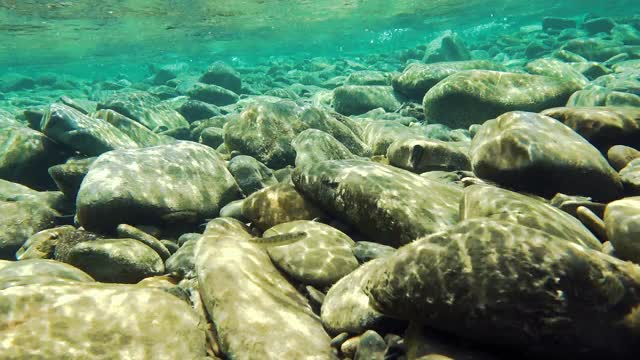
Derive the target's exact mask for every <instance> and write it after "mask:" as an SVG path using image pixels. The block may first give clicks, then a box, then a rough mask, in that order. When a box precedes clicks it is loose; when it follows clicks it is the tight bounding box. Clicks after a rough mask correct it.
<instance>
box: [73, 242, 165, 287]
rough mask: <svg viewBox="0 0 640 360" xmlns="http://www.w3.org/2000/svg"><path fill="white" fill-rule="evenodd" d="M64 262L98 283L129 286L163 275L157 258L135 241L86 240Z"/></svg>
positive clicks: (159, 259)
mask: <svg viewBox="0 0 640 360" xmlns="http://www.w3.org/2000/svg"><path fill="white" fill-rule="evenodd" d="M66 262H67V263H68V264H71V265H73V266H75V267H77V268H78V269H81V270H83V271H85V272H86V273H87V274H89V275H91V276H92V277H93V278H94V279H96V280H97V281H100V282H114V283H129V284H134V283H137V282H138V281H140V280H142V279H144V278H146V277H150V276H156V275H161V274H163V273H164V264H163V262H162V259H161V258H160V255H158V253H157V252H155V251H154V250H153V249H152V248H150V247H149V246H147V245H145V244H143V243H142V242H140V241H138V240H134V239H100V240H96V241H85V242H82V243H79V244H77V245H75V246H74V247H72V248H71V250H70V251H69V254H68V257H67V260H66Z"/></svg>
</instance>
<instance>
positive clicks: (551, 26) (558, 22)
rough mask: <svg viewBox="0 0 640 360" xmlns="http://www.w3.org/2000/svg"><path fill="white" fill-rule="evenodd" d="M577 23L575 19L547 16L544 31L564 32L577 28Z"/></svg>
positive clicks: (543, 23)
mask: <svg viewBox="0 0 640 360" xmlns="http://www.w3.org/2000/svg"><path fill="white" fill-rule="evenodd" d="M576 25H577V24H576V21H575V20H573V19H567V18H560V17H553V16H545V17H544V18H543V19H542V29H543V30H544V31H548V30H564V29H571V28H575V27H576Z"/></svg>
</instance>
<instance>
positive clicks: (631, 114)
mask: <svg viewBox="0 0 640 360" xmlns="http://www.w3.org/2000/svg"><path fill="white" fill-rule="evenodd" d="M541 114H542V115H546V116H550V117H552V118H554V119H556V120H559V121H561V122H562V123H563V124H565V125H567V126H568V127H570V128H571V129H573V130H574V131H575V132H577V133H578V134H580V135H582V137H584V138H585V139H587V140H588V141H589V142H590V143H591V144H593V146H595V147H596V148H598V149H600V150H601V151H602V152H606V151H607V150H608V149H609V148H610V147H611V146H613V145H630V146H640V108H633V107H611V106H609V107H601V106H598V107H561V108H553V109H547V110H545V111H543V112H542V113H541Z"/></svg>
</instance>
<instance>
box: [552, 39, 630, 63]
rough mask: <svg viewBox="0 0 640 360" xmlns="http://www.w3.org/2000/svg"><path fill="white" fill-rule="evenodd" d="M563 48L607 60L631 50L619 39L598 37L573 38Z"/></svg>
mask: <svg viewBox="0 0 640 360" xmlns="http://www.w3.org/2000/svg"><path fill="white" fill-rule="evenodd" d="M562 49H564V50H568V51H571V52H573V53H576V54H578V55H580V56H583V57H585V58H586V59H588V60H591V61H607V60H608V59H610V58H611V57H613V56H616V55H618V54H622V53H626V52H627V50H629V49H628V48H627V47H625V45H623V44H622V43H621V42H619V41H613V40H604V39H598V38H586V39H573V40H569V41H567V42H566V43H565V44H564V45H563V46H562Z"/></svg>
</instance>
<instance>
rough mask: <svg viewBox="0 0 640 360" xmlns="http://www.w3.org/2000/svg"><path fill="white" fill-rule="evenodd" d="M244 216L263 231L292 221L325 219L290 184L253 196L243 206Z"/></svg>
mask: <svg viewBox="0 0 640 360" xmlns="http://www.w3.org/2000/svg"><path fill="white" fill-rule="evenodd" d="M242 215H243V216H244V217H246V218H247V219H249V220H250V221H251V222H252V223H253V224H254V225H255V226H257V227H258V228H260V229H262V230H267V229H269V228H270V227H272V226H275V225H278V224H282V223H286V222H290V221H295V220H313V219H315V218H317V217H325V215H324V213H323V212H322V210H320V209H318V208H317V207H316V206H315V205H314V204H313V203H311V202H310V201H309V200H307V199H306V198H304V197H303V196H302V195H301V194H300V193H299V192H298V191H297V190H296V189H295V188H294V187H293V186H292V185H289V184H276V185H271V186H269V187H266V188H264V189H262V190H260V191H257V192H255V193H253V194H251V196H249V197H248V198H247V199H246V200H245V201H244V203H243V204H242Z"/></svg>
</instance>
